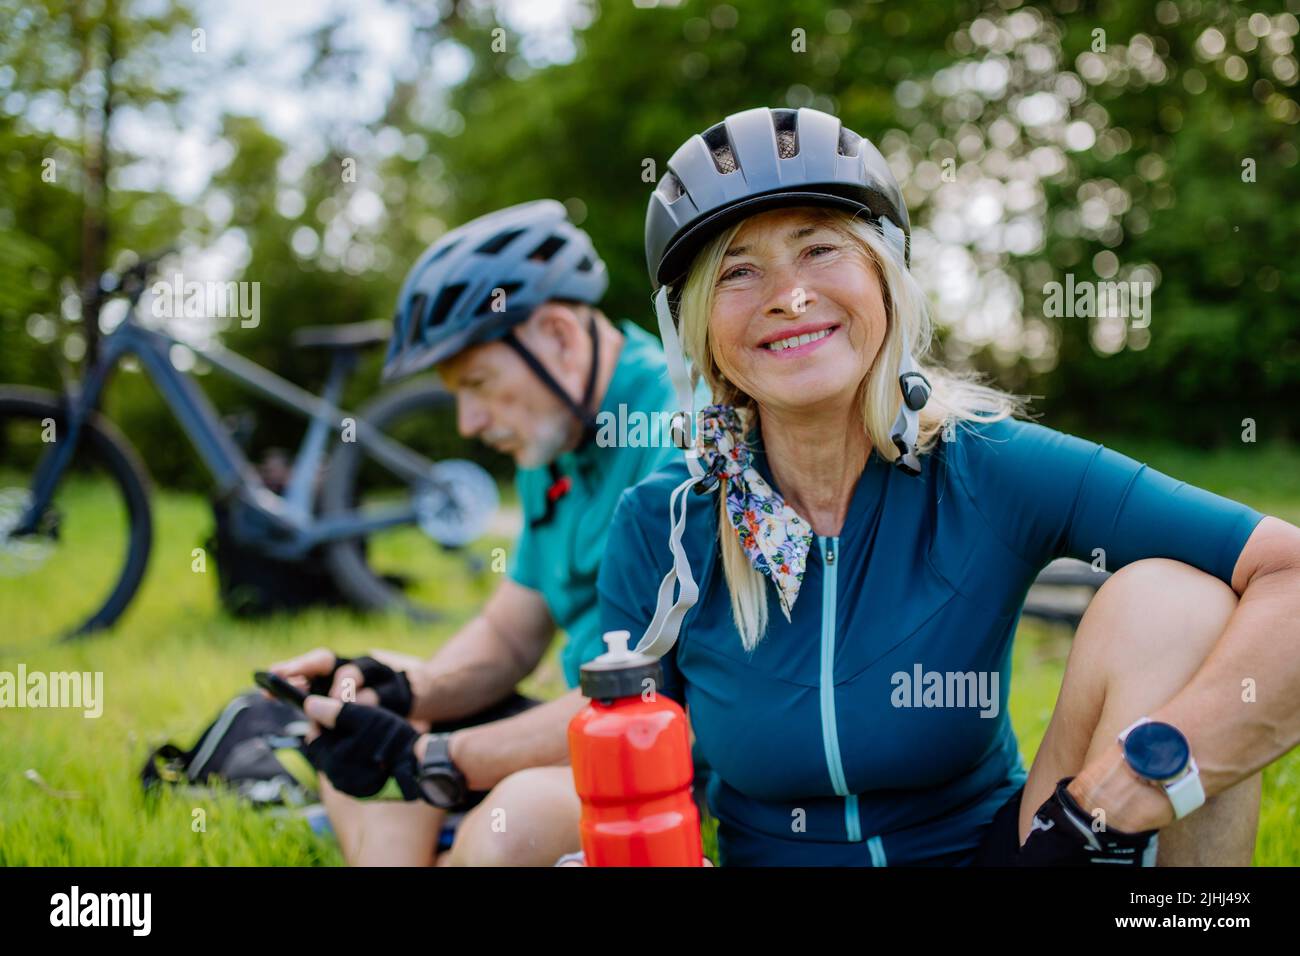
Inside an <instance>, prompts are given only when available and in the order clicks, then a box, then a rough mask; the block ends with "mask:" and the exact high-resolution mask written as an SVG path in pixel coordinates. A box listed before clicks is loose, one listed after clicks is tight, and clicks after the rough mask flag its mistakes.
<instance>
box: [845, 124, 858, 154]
mask: <svg viewBox="0 0 1300 956" xmlns="http://www.w3.org/2000/svg"><path fill="white" fill-rule="evenodd" d="M861 146H862V137H861V136H859V135H858V134H857V133H855V132H853V130H851V129H845V128H844V127H842V126H841V127H840V148H839V154H840V155H841V156H856V155H858V150H859V148H861Z"/></svg>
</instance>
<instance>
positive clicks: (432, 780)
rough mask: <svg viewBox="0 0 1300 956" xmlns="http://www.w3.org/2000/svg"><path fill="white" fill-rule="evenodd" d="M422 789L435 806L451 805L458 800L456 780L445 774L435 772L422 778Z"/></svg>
mask: <svg viewBox="0 0 1300 956" xmlns="http://www.w3.org/2000/svg"><path fill="white" fill-rule="evenodd" d="M420 789H421V790H423V791H424V795H425V796H426V797H428V798H429V802H430V803H432V804H433V805H434V806H435V807H449V806H451V805H452V804H453V803H454V802H455V801H456V796H457V794H456V791H457V789H458V788H457V787H456V782H455V781H454V780H452V779H451V778H450V777H448V776H445V775H443V774H433V775H430V776H426V777H424V778H423V779H421V780H420Z"/></svg>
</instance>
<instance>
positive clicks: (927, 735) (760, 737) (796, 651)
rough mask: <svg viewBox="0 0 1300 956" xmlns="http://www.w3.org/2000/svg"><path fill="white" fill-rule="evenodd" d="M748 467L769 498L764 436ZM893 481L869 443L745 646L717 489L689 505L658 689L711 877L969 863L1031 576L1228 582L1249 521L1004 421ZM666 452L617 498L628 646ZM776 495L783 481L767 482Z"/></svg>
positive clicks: (679, 469)
mask: <svg viewBox="0 0 1300 956" xmlns="http://www.w3.org/2000/svg"><path fill="white" fill-rule="evenodd" d="M751 444H752V446H753V447H754V450H755V454H754V461H755V466H756V467H757V469H758V470H759V472H760V473H761V474H762V475H763V477H764V478H765V479H766V480H767V481H768V482H769V483H771V484H772V485H773V487H776V484H775V482H774V481H773V478H772V473H771V469H770V468H769V467H768V463H767V462H766V461H765V459H764V455H763V451H762V441H761V435H760V434H759V433H758V432H757V431H755V432H754V433H753V435H752V438H751ZM921 462H922V469H921V474H920V475H919V476H917V477H911V476H908V475H906V474H903V473H902V472H900V471H899V470H898V469H896V468H894V467H893V466H892V465H891V464H890V463H889V462H887V461H886V460H885V459H883V458H882V457H881V456H880V455H878V454H877V453H876V452H874V451H873V452H872V453H871V455H870V456H869V459H868V461H867V464H866V466H865V468H864V470H863V472H862V475H861V476H860V478H859V479H858V482H857V485H856V487H855V489H854V491H853V494H852V499H851V503H850V506H849V510H848V514H847V516H846V518H845V521H844V524H843V527H842V528H841V530H840V533H839V534H838V535H836V536H833V537H831V536H820V535H819V536H815V537H814V541H813V544H812V548H811V549H810V553H809V555H808V561H807V567H806V570H805V574H804V579H803V583H802V586H801V589H800V592H799V598H798V601H797V602H796V604H795V606H794V608H793V611H792V613H791V617H790V620H789V621H787V620H786V619H785V617H784V616H783V614H782V613H781V610H780V608H779V607H778V606H777V602H776V601H775V600H774V599H773V598H772V595H771V591H772V589H771V586H770V585H768V586H766V587H765V589H764V591H765V593H766V594H767V595H768V621H769V623H768V630H767V633H766V635H765V636H764V637H763V639H762V640H761V641H760V642H759V644H758V646H757V647H756V648H755V649H754V650H753V651H752V652H748V651H746V650H745V649H744V647H743V646H742V645H741V640H740V635H739V633H738V631H737V630H736V628H735V625H734V624H733V622H732V616H731V615H732V612H731V603H730V597H729V594H728V591H727V586H726V581H725V579H724V576H723V571H722V563H721V560H720V558H719V554H718V537H717V535H718V524H717V509H718V500H717V495H716V494H708V495H706V496H696V495H688V498H689V499H690V501H689V503H688V506H687V507H688V514H687V522H686V529H685V534H684V537H683V544H684V546H685V548H686V553H687V555H688V557H689V559H690V565H691V568H692V570H693V572H694V574H695V577H696V579H697V581H698V582H699V587H700V593H699V599H698V601H697V603H696V604H695V606H694V607H693V608H691V610H690V611H689V612H688V613H687V615H686V617H685V619H684V621H683V624H682V628H681V632H680V636H679V638H678V642H677V644H676V645H675V646H674V647H673V648H672V649H671V650H670V651H669V652H668V653H667V654H666V655H665V657H664V658H663V665H664V688H663V690H664V692H665V693H666V694H668V695H669V696H671V697H674V698H675V699H677V700H679V701H680V702H682V703H684V704H685V705H686V706H687V708H688V711H689V714H690V719H691V725H692V727H693V729H694V732H695V735H696V747H697V753H698V755H699V757H701V758H703V760H704V762H706V763H707V764H708V766H709V767H710V768H711V770H712V772H711V775H710V778H709V781H708V788H707V796H708V802H709V806H710V808H711V810H712V812H713V814H714V815H715V816H716V817H717V818H718V821H719V830H718V845H719V852H720V855H721V859H722V862H723V863H724V864H728V865H736V864H739V865H762V864H786V865H865V866H882V865H889V864H891V863H893V864H912V865H966V864H969V863H970V862H971V861H972V859H973V857H974V854H975V851H976V848H977V847H978V846H979V843H980V839H981V837H982V835H983V833H984V831H985V829H986V828H987V827H988V825H989V823H990V822H991V820H992V818H993V814H994V812H995V811H996V810H997V808H998V807H1000V806H1001V805H1002V804H1003V803H1004V802H1005V801H1006V800H1007V798H1008V797H1010V796H1011V795H1012V794H1013V793H1014V792H1015V790H1016V789H1017V788H1018V787H1019V786H1020V785H1021V784H1022V783H1023V782H1024V780H1025V777H1026V772H1025V766H1024V763H1023V761H1022V759H1021V756H1020V751H1019V746H1018V744H1017V741H1016V737H1015V733H1014V731H1013V730H1012V726H1011V721H1010V718H1009V715H1008V713H1007V699H1008V695H1009V692H1010V686H1011V647H1012V639H1013V637H1014V635H1015V631H1016V625H1017V623H1018V621H1019V618H1020V612H1021V609H1022V606H1023V604H1024V601H1025V596H1026V594H1027V592H1028V590H1029V587H1030V585H1031V584H1032V583H1033V581H1034V578H1035V577H1036V576H1037V575H1038V573H1039V571H1040V570H1041V569H1042V568H1043V567H1044V566H1045V565H1046V564H1048V563H1049V562H1050V561H1052V560H1053V559H1055V558H1058V557H1063V556H1069V557H1074V558H1080V559H1082V560H1085V561H1088V562H1089V563H1091V564H1092V565H1093V566H1094V567H1097V568H1099V569H1103V568H1104V569H1105V570H1109V571H1115V570H1117V569H1119V568H1121V567H1123V566H1124V565H1126V564H1129V563H1131V562H1133V561H1137V560H1139V559H1142V558H1153V557H1165V558H1172V559H1174V560H1177V561H1181V562H1184V563H1186V564H1189V565H1192V566H1193V567H1196V568H1199V569H1201V570H1202V571H1205V572H1207V573H1209V574H1212V575H1214V576H1215V577H1217V578H1219V579H1220V580H1222V581H1224V582H1227V583H1231V578H1232V573H1233V569H1234V567H1235V565H1236V560H1237V557H1238V555H1239V554H1240V553H1241V550H1242V548H1243V547H1244V546H1245V543H1246V540H1247V538H1249V536H1250V534H1251V532H1252V531H1253V530H1254V528H1255V526H1256V524H1258V522H1259V521H1260V520H1261V519H1262V518H1263V515H1262V514H1260V513H1259V512H1257V511H1255V510H1253V509H1251V508H1249V507H1247V506H1245V505H1243V504H1240V503H1238V502H1235V501H1231V500H1229V499H1227V498H1223V497H1221V496H1219V495H1216V494H1212V493H1210V492H1208V491H1205V490H1203V489H1200V488H1196V487H1193V486H1190V485H1188V484H1186V483H1185V482H1179V481H1177V480H1175V479H1173V478H1171V477H1169V476H1167V475H1165V474H1162V473H1161V472H1159V471H1156V470H1154V469H1152V468H1150V467H1148V466H1146V465H1143V464H1141V463H1139V462H1137V461H1135V460H1133V459H1132V458H1129V457H1127V456H1125V455H1122V454H1119V453H1117V452H1115V451H1114V450H1112V449H1109V448H1106V447H1104V446H1102V445H1098V444H1096V443H1093V442H1090V441H1086V440H1083V439H1081V438H1077V437H1074V436H1071V435H1066V434H1063V433H1061V432H1058V431H1055V430H1053V429H1050V428H1047V427H1044V426H1042V425H1039V424H1036V423H1032V422H1026V421H1020V420H1015V419H1006V420H1003V421H999V422H994V423H983V422H973V423H963V424H961V425H959V426H958V427H957V428H955V429H954V434H953V435H952V436H951V440H950V441H941V442H939V443H937V444H936V446H935V448H934V449H933V451H931V452H930V453H927V454H925V455H923V456H922V457H921ZM687 475H688V472H687V470H686V465H685V462H684V461H682V460H681V459H679V460H678V461H676V462H674V463H673V464H671V465H669V466H668V467H667V468H665V469H664V470H662V471H660V472H658V473H657V474H655V475H653V476H651V477H650V478H648V479H647V480H645V481H644V482H642V483H641V484H639V485H637V486H636V487H635V488H633V489H630V490H629V491H628V492H626V493H625V494H624V495H623V499H622V501H621V502H620V504H619V507H618V511H617V512H616V514H615V517H614V524H613V527H612V528H611V530H610V537H609V548H608V553H607V555H606V558H605V562H604V565H603V566H602V568H601V572H600V577H599V581H598V588H599V591H600V598H601V626H602V628H604V629H605V630H615V629H626V630H629V631H631V632H632V633H633V635H634V636H636V635H639V634H641V633H642V632H644V630H645V629H646V626H647V624H648V623H649V622H650V620H651V617H652V615H653V613H654V609H655V598H656V591H657V588H658V585H659V582H660V580H661V578H662V577H663V575H664V573H665V572H666V571H667V570H668V569H669V567H670V565H671V561H672V559H671V553H670V551H669V547H668V542H667V537H668V530H669V527H670V519H669V513H668V502H669V494H670V492H671V490H672V489H673V488H674V487H676V486H677V485H678V484H680V483H681V482H682V481H683V480H685V479H686V477H687ZM777 490H778V491H779V488H778V489H777Z"/></svg>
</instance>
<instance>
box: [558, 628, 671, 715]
mask: <svg viewBox="0 0 1300 956" xmlns="http://www.w3.org/2000/svg"><path fill="white" fill-rule="evenodd" d="M631 639H632V635H631V634H630V633H629V632H627V631H608V632H606V633H605V635H604V638H603V640H604V641H605V647H606V648H607V650H606V651H605V653H604V654H601V655H600V656H599V657H594V658H592V659H591V660H589V661H587V663H585V664H583V665H582V667H581V668H579V677H578V685H579V686H580V687H581V688H582V695H583V696H584V697H589V698H591V699H592V700H612V699H615V698H619V697H640V696H641V694H642V693H644V692H645V690H646V687H647V685H646V683H645V682H646V680H650V681H653V683H652V684H650V685H649V686H650V687H651V688H658V687H659V685H660V684H662V683H663V668H662V667H661V666H660V664H659V661H658V659H657V658H654V657H650V656H649V655H648V654H638V653H637V652H636V651H633V650H629V649H628V646H627V645H628V642H629V641H630V640H631Z"/></svg>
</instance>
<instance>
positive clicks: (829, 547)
mask: <svg viewBox="0 0 1300 956" xmlns="http://www.w3.org/2000/svg"><path fill="white" fill-rule="evenodd" d="M834 563H835V539H834V538H828V539H827V540H826V564H827V565H833V564H834Z"/></svg>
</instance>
